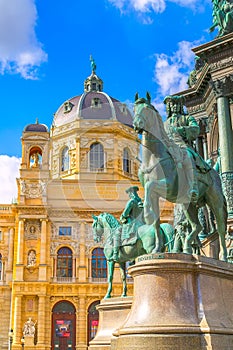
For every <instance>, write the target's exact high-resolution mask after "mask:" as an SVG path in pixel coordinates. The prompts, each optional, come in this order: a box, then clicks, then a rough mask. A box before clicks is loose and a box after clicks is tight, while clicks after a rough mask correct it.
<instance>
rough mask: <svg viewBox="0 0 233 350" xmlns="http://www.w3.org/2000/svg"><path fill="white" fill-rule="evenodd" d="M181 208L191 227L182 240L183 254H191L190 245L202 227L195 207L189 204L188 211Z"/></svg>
mask: <svg viewBox="0 0 233 350" xmlns="http://www.w3.org/2000/svg"><path fill="white" fill-rule="evenodd" d="M183 208H184V209H183V210H184V214H185V216H186V218H187V220H188V221H189V223H190V225H191V232H188V233H187V235H186V237H185V240H184V247H183V253H186V254H192V252H193V251H192V243H193V242H194V240H195V239H196V238H197V235H198V234H199V233H200V232H201V231H202V226H201V223H200V221H199V219H198V209H197V207H196V206H195V205H193V204H189V207H188V209H186V208H185V207H183Z"/></svg>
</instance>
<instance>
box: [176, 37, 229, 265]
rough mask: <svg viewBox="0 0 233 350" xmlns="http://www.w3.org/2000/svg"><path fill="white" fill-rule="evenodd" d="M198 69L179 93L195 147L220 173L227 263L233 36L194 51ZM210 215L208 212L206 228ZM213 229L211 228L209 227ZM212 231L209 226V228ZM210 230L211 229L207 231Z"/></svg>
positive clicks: (212, 245)
mask: <svg viewBox="0 0 233 350" xmlns="http://www.w3.org/2000/svg"><path fill="white" fill-rule="evenodd" d="M193 52H194V53H195V55H196V66H195V70H194V71H192V72H191V73H190V77H189V80H188V84H189V88H188V89H187V90H185V91H181V92H180V93H179V95H180V96H183V97H184V99H185V104H186V107H187V110H188V113H189V114H191V115H192V116H194V117H195V119H196V120H197V121H198V123H199V126H200V130H201V133H200V135H199V137H198V139H197V140H196V146H197V150H198V152H199V153H200V154H201V156H202V157H203V158H204V159H205V160H206V161H208V162H209V163H210V164H211V165H212V166H214V167H215V169H216V170H217V171H218V172H219V174H220V177H221V181H222V188H223V192H224V195H225V198H226V202H227V211H228V235H227V238H226V239H227V247H228V261H230V262H233V157H232V154H233V127H232V125H233V33H232V31H231V32H230V33H229V34H226V35H224V36H218V37H217V38H216V39H214V40H213V41H210V42H208V43H205V44H203V45H201V46H198V47H195V48H193ZM209 214H210V213H209V212H208V210H205V213H204V215H205V217H206V220H205V221H207V226H208V225H209V224H210V221H211V219H210V217H209V216H210V215H209ZM209 226H210V225H209ZM209 230H210V227H209ZM207 231H208V228H207ZM203 248H204V251H205V253H206V255H207V256H212V257H217V256H218V235H217V232H215V233H214V234H212V235H207V237H206V238H205V240H204V241H203Z"/></svg>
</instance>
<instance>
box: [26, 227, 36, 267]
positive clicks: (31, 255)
mask: <svg viewBox="0 0 233 350" xmlns="http://www.w3.org/2000/svg"><path fill="white" fill-rule="evenodd" d="M32 227H33V226H32ZM35 265H36V251H35V250H34V249H31V250H30V251H29V252H28V257H27V266H35Z"/></svg>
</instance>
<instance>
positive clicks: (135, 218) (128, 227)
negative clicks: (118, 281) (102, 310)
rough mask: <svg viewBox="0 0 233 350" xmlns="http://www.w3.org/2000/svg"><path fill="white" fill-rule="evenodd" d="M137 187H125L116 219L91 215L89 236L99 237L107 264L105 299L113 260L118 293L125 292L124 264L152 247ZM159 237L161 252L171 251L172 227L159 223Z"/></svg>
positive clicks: (151, 238)
mask: <svg viewBox="0 0 233 350" xmlns="http://www.w3.org/2000/svg"><path fill="white" fill-rule="evenodd" d="M137 191H138V187H137V186H132V187H130V188H128V189H127V190H126V192H127V193H128V194H129V196H130V200H129V201H128V202H127V204H126V207H125V209H124V211H123V213H122V215H121V221H122V222H123V224H122V223H121V222H119V221H118V220H117V219H116V218H115V217H114V216H113V215H112V214H109V213H102V214H100V215H99V216H93V219H94V221H93V224H92V228H93V236H94V240H95V242H100V241H101V239H102V236H103V241H104V254H105V257H106V259H107V264H108V290H107V293H106V295H105V298H110V297H111V292H112V281H113V273H114V266H115V263H116V262H118V263H119V267H120V272H121V278H122V282H123V293H122V296H123V297H125V296H126V295H127V284H126V267H125V263H126V262H128V261H130V262H133V261H134V260H135V259H136V258H137V257H138V256H140V255H143V254H148V253H151V252H152V251H153V249H154V247H155V246H156V241H155V240H156V238H155V232H154V227H153V225H146V224H145V222H144V220H143V216H142V214H143V213H142V212H143V203H142V200H141V198H140V197H139V196H138V194H137ZM160 235H161V240H162V247H161V251H165V250H168V251H172V247H173V240H174V237H173V236H174V230H173V227H172V226H171V225H169V224H166V223H164V224H161V225H160Z"/></svg>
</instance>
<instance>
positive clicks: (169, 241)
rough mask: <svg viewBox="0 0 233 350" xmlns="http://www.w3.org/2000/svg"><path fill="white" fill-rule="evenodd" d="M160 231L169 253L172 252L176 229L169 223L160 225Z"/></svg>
mask: <svg viewBox="0 0 233 350" xmlns="http://www.w3.org/2000/svg"><path fill="white" fill-rule="evenodd" d="M160 229H161V231H162V233H163V234H164V237H165V244H164V245H165V248H166V247H167V250H168V252H172V249H173V245H174V228H173V226H172V225H170V224H168V223H162V224H160Z"/></svg>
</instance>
